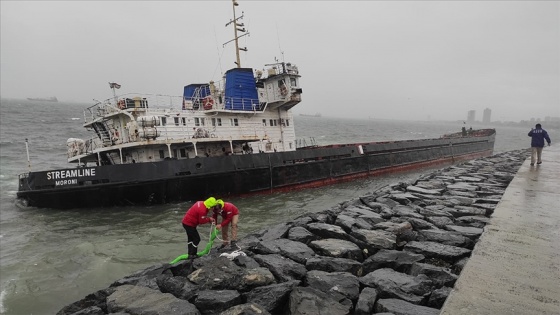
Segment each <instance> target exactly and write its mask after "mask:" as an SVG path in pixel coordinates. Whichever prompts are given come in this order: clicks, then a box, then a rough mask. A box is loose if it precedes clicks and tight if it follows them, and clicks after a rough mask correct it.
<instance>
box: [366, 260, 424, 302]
mask: <svg viewBox="0 0 560 315" xmlns="http://www.w3.org/2000/svg"><path fill="white" fill-rule="evenodd" d="M359 280H360V282H361V283H362V284H364V285H365V286H368V287H372V288H375V289H376V290H377V292H378V294H379V297H380V298H397V299H401V300H404V301H407V302H409V303H412V304H418V305H421V304H425V303H426V301H427V298H428V296H429V295H430V293H431V289H432V281H431V280H430V279H428V277H426V276H425V275H420V276H417V277H413V276H410V275H407V274H404V273H400V272H397V271H395V270H393V269H390V268H383V269H378V270H375V271H373V272H370V273H368V274H367V275H365V276H363V277H361V278H359Z"/></svg>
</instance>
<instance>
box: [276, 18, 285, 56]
mask: <svg viewBox="0 0 560 315" xmlns="http://www.w3.org/2000/svg"><path fill="white" fill-rule="evenodd" d="M276 37H277V38H278V50H280V54H281V55H282V62H284V51H283V50H282V47H280V32H278V23H276ZM276 62H278V60H276Z"/></svg>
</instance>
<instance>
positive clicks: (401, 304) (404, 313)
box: [375, 299, 439, 315]
mask: <svg viewBox="0 0 560 315" xmlns="http://www.w3.org/2000/svg"><path fill="white" fill-rule="evenodd" d="M375 312H376V313H380V312H389V313H392V314H396V315H439V310H438V309H436V308H431V307H426V306H420V305H414V304H411V303H408V302H406V301H403V300H398V299H380V300H378V301H377V303H376V304H375Z"/></svg>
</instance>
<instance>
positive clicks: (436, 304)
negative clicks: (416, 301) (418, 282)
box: [428, 287, 452, 309]
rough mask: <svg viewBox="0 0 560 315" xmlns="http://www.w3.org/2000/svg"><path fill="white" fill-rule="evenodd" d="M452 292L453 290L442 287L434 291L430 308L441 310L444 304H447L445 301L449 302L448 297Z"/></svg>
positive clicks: (430, 299)
mask: <svg viewBox="0 0 560 315" xmlns="http://www.w3.org/2000/svg"><path fill="white" fill-rule="evenodd" d="M451 291H452V289H451V288H449V287H441V288H439V289H436V290H434V291H433V292H432V294H431V295H430V298H429V299H428V306H429V307H433V308H437V309H441V307H442V306H443V303H445V300H447V297H448V296H449V294H451Z"/></svg>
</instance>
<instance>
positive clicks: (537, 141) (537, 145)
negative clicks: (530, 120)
mask: <svg viewBox="0 0 560 315" xmlns="http://www.w3.org/2000/svg"><path fill="white" fill-rule="evenodd" d="M528 136H529V137H531V166H532V165H535V156H536V160H537V164H541V163H542V160H541V156H542V150H543V147H544V140H546V142H548V145H549V146H550V143H551V141H550V137H549V136H548V132H546V130H544V129H542V127H541V124H536V125H535V129H533V128H531V131H529V134H528Z"/></svg>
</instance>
